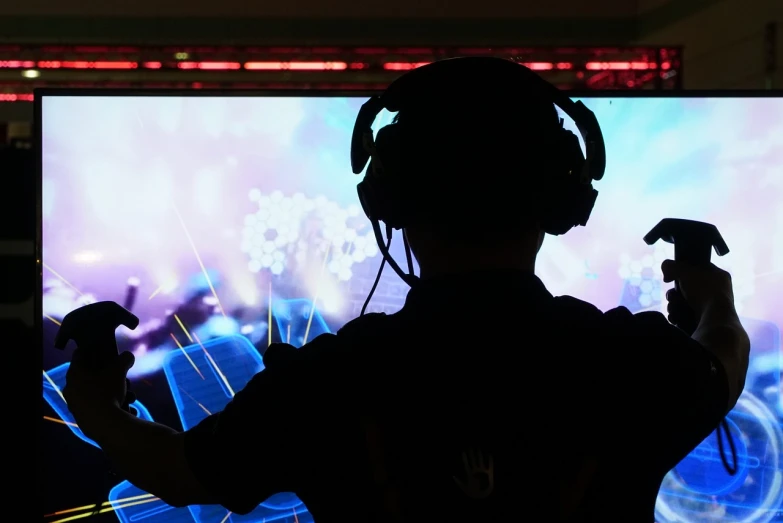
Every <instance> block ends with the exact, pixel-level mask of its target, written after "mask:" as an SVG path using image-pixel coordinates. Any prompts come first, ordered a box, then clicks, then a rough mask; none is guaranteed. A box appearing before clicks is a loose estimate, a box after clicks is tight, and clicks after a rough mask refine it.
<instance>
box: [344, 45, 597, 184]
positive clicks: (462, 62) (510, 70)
mask: <svg viewBox="0 0 783 523" xmlns="http://www.w3.org/2000/svg"><path fill="white" fill-rule="evenodd" d="M471 77H480V78H486V79H487V81H497V80H499V81H501V82H503V83H504V84H510V85H518V86H519V89H520V91H521V90H523V89H524V90H526V91H528V92H531V91H532V92H533V93H534V94H533V96H538V97H540V98H541V99H542V100H548V101H551V102H552V103H553V104H554V105H556V106H558V107H559V108H560V109H561V110H562V111H563V112H564V113H565V114H567V115H568V116H569V117H570V118H571V119H573V120H574V123H576V127H577V129H579V134H580V135H581V136H582V139H583V140H584V143H585V147H586V149H587V154H586V155H585V160H586V161H585V172H584V173H583V174H582V176H583V178H584V181H591V180H600V179H601V178H603V176H604V170H605V169H606V149H605V146H604V139H603V134H602V133H601V128H600V126H599V125H598V120H597V119H596V117H595V114H593V112H592V111H591V110H590V109H588V108H587V107H586V106H585V105H584V104H583V103H582V102H574V101H573V100H571V99H570V98H569V97H568V96H566V94H565V93H563V92H562V91H561V90H559V89H558V88H557V87H555V86H554V85H552V84H550V83H549V82H547V81H546V80H544V79H543V78H541V77H540V76H539V75H537V74H536V73H534V72H533V71H531V70H530V69H528V68H527V67H525V66H523V65H520V64H518V63H516V62H512V61H511V60H505V59H503V58H493V57H468V58H451V59H448V60H441V61H438V62H433V63H431V64H428V65H425V66H423V67H420V68H418V69H415V70H413V71H411V72H409V73H407V74H404V75H402V76H401V77H399V78H397V79H396V80H395V81H394V82H392V83H391V85H389V87H388V88H387V89H386V90H385V91H384V92H383V93H382V94H381V95H376V96H373V97H371V98H370V99H369V100H367V102H365V103H364V104H363V105H362V107H361V109H360V110H359V114H358V115H357V117H356V123H355V124H354V128H353V134H352V136H351V168H352V170H353V172H354V174H361V173H362V172H363V171H364V168H365V167H366V165H367V162H368V161H369V159H370V152H369V151H367V149H366V148H365V146H364V144H365V141H366V137H367V135H368V134H369V136H372V125H373V123H374V122H375V118H376V117H377V116H378V114H379V113H380V112H381V111H382V110H383V109H386V110H387V111H390V112H398V111H400V110H404V109H406V108H408V107H410V106H412V105H415V104H417V103H421V102H422V99H423V98H424V97H425V96H426V95H429V96H433V97H437V96H438V95H439V94H443V93H445V92H447V91H448V89H449V85H451V84H453V83H452V82H454V81H456V82H459V81H460V79H463V80H464V79H466V78H471ZM523 96H527V94H524V95H523Z"/></svg>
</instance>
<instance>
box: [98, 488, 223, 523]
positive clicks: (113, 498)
mask: <svg viewBox="0 0 783 523" xmlns="http://www.w3.org/2000/svg"><path fill="white" fill-rule="evenodd" d="M109 501H110V502H111V505H112V507H113V508H114V513H115V514H117V518H119V520H120V521H121V522H122V523H140V522H143V523H194V519H193V516H192V515H191V513H190V510H188V509H187V508H175V507H172V506H171V505H167V504H166V503H164V502H163V501H161V500H159V499H157V498H154V497H153V496H152V494H147V493H146V492H144V491H143V490H141V489H138V488H136V487H135V486H133V485H131V484H130V482H128V481H123V482H122V483H120V484H119V485H117V486H115V487H114V488H113V489H111V491H110V492H109ZM225 513H226V511H225V509H224V510H223V515H225Z"/></svg>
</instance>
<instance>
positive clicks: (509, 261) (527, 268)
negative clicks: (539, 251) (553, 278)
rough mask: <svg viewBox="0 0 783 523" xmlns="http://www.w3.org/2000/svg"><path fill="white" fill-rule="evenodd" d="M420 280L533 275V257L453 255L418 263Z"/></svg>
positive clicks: (534, 265)
mask: <svg viewBox="0 0 783 523" xmlns="http://www.w3.org/2000/svg"><path fill="white" fill-rule="evenodd" d="M419 269H420V271H421V272H420V274H419V276H420V277H421V278H422V279H431V278H438V277H441V276H457V275H460V274H469V273H476V272H494V271H517V272H524V273H528V274H535V269H536V257H535V256H508V255H502V256H500V255H498V256H488V255H486V254H485V255H477V256H471V255H470V254H468V253H461V254H458V255H457V254H455V255H454V256H449V257H445V258H443V259H439V260H430V261H429V263H420V265H419Z"/></svg>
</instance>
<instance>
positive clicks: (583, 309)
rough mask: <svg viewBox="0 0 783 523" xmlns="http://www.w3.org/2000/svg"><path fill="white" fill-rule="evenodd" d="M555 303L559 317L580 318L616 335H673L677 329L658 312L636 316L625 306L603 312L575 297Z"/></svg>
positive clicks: (644, 312) (565, 298)
mask: <svg viewBox="0 0 783 523" xmlns="http://www.w3.org/2000/svg"><path fill="white" fill-rule="evenodd" d="M554 303H555V307H556V313H557V314H558V315H562V316H569V317H572V318H574V317H575V318H580V319H581V320H582V321H584V322H591V323H593V324H594V325H596V326H601V327H603V328H604V329H607V330H609V331H610V332H614V333H616V334H620V333H630V332H633V333H634V334H641V335H645V334H648V335H649V334H655V333H664V334H671V332H672V329H675V327H673V326H672V325H671V324H670V323H669V321H668V320H667V319H666V317H665V316H664V315H663V314H661V313H660V312H658V311H642V312H637V313H635V314H634V313H633V312H631V311H630V310H629V309H628V308H627V307H623V306H620V307H615V308H613V309H609V310H607V311H602V310H601V309H599V308H598V307H596V306H595V305H593V304H592V303H589V302H586V301H583V300H580V299H578V298H574V297H573V296H557V297H555V300H554Z"/></svg>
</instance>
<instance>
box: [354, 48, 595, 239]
mask: <svg viewBox="0 0 783 523" xmlns="http://www.w3.org/2000/svg"><path fill="white" fill-rule="evenodd" d="M477 77H478V78H481V80H482V81H483V82H485V83H487V84H489V85H506V86H509V85H510V86H512V88H514V89H518V91H519V93H520V96H526V97H534V98H539V99H541V100H542V101H549V102H551V103H553V104H554V105H556V106H558V107H559V108H560V109H562V111H563V112H564V113H565V114H567V115H568V116H569V117H570V118H572V119H573V120H574V122H575V123H576V126H577V128H578V129H579V133H580V134H581V135H582V139H583V140H584V143H585V145H586V149H587V157H586V158H585V156H584V155H583V154H582V149H581V147H580V145H579V140H578V138H577V137H576V135H574V133H572V132H571V131H569V130H566V129H563V128H562V120H561V122H560V125H561V129H560V130H559V132H558V135H557V136H556V137H555V142H556V143H554V144H553V147H554V148H553V151H554V152H553V154H552V155H551V158H549V159H548V160H547V161H548V162H550V163H551V167H549V168H547V169H546V172H543V173H537V174H536V175H535V176H534V178H535V182H536V183H537V184H539V185H540V186H541V187H542V189H543V190H541V191H540V192H541V193H542V194H538V192H537V193H536V194H535V198H533V200H535V202H536V203H533V204H532V205H534V207H535V208H534V209H533V213H534V218H535V219H536V220H537V221H538V223H539V225H540V227H541V228H542V229H543V230H544V231H545V232H546V233H548V234H553V235H560V234H563V233H565V232H567V231H568V230H570V229H571V228H573V227H575V226H577V225H585V224H586V223H587V220H588V219H589V218H590V213H591V212H592V210H593V205H594V204H595V200H596V197H597V196H598V191H596V190H595V189H593V187H592V182H593V180H600V179H601V178H603V175H604V170H605V168H606V151H605V147H604V139H603V135H602V134H601V128H600V126H599V125H598V121H597V120H596V118H595V115H594V114H593V112H592V111H590V110H589V109H588V108H587V107H585V105H584V104H583V103H582V102H574V101H572V100H571V99H570V98H568V96H566V95H565V93H563V92H562V91H560V90H559V89H558V88H556V87H555V86H553V85H552V84H550V83H549V82H547V81H546V80H544V79H543V78H541V77H540V76H538V75H537V74H536V73H534V72H533V71H531V70H530V69H528V68H527V67H525V66H523V65H520V64H517V63H515V62H512V61H510V60H505V59H502V58H487V57H468V58H452V59H447V60H441V61H438V62H434V63H432V64H428V65H425V66H423V67H420V68H418V69H416V70H414V71H411V72H410V73H407V74H405V75H403V76H401V77H400V78H398V79H397V80H395V81H394V82H393V83H392V84H391V85H390V86H389V87H388V88H387V89H386V91H385V92H384V93H383V94H381V95H379V96H373V97H372V98H370V99H369V100H368V101H367V102H366V103H365V104H364V105H362V108H361V110H360V111H359V114H358V116H357V118H356V123H355V125H354V129H353V136H352V139H351V167H352V169H353V172H354V174H360V173H361V172H362V171H363V170H364V168H365V166H367V163H368V160H369V166H368V168H367V170H366V172H365V175H364V179H363V180H362V181H361V182H360V183H359V185H358V192H359V200H360V202H361V204H362V208H363V209H364V212H365V214H366V215H367V217H368V218H370V220H378V221H382V222H384V223H385V224H386V225H387V226H389V227H392V228H393V229H403V228H405V227H408V226H411V225H414V224H415V220H416V219H417V216H416V214H417V209H416V208H415V207H416V206H414V205H411V204H412V201H411V200H412V198H411V194H410V192H409V191H405V187H406V185H409V183H406V182H405V173H404V172H398V171H399V170H403V169H406V170H410V169H413V170H414V171H415V169H416V165H404V163H405V162H402V165H401V162H400V161H399V158H401V157H404V156H403V155H404V154H405V151H404V147H403V144H404V143H405V138H406V137H405V131H406V130H405V128H404V126H403V125H400V124H392V125H388V126H386V127H384V128H383V129H381V130H380V131H379V132H378V135H377V137H373V131H372V125H373V123H374V121H375V118H376V117H377V115H378V114H379V113H380V112H381V110H383V109H386V110H388V111H390V112H397V111H400V110H402V111H405V110H406V109H409V108H411V107H413V106H418V107H424V109H425V110H426V100H425V98H427V97H428V96H429V97H430V98H432V99H433V101H435V102H436V103H437V99H438V94H439V93H441V94H448V92H449V89H450V85H453V84H454V82H455V81H456V82H459V81H460V79H462V80H463V82H464V81H465V80H466V79H469V78H477ZM516 86H518V87H516ZM460 102H461V101H460V100H457V106H455V107H454V109H455V110H459V109H460V107H459V104H460ZM469 103H470V101H468V100H465V102H464V104H465V105H468V104H469ZM434 154H437V152H435V153H434ZM395 167H396V168H395ZM513 183H515V184H517V183H518V181H514V182H513ZM498 190H500V191H503V190H506V189H503V188H502V187H498ZM508 190H511V188H510V187H509V189H508ZM406 192H408V194H406Z"/></svg>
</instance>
